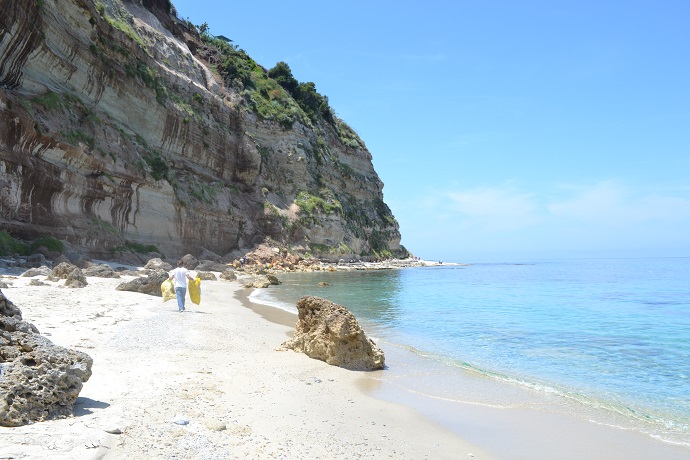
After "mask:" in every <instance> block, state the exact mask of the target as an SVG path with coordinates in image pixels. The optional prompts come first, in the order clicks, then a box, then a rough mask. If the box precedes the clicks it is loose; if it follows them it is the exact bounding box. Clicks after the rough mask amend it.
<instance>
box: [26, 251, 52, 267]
mask: <svg viewBox="0 0 690 460" xmlns="http://www.w3.org/2000/svg"><path fill="white" fill-rule="evenodd" d="M26 262H27V263H28V264H29V266H30V267H34V268H38V267H42V266H47V265H48V261H47V260H46V256H44V255H43V254H41V253H36V254H31V255H30V256H29V257H27V258H26Z"/></svg>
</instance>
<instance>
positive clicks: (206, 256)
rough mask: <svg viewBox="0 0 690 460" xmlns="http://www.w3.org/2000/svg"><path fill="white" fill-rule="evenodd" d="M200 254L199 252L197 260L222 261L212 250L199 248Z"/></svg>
mask: <svg viewBox="0 0 690 460" xmlns="http://www.w3.org/2000/svg"><path fill="white" fill-rule="evenodd" d="M201 249H202V251H201V254H199V260H201V261H203V260H210V261H213V262H222V261H223V258H222V257H221V256H219V255H218V254H216V253H215V252H213V251H209V250H208V249H206V248H201Z"/></svg>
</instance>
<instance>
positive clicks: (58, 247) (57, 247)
mask: <svg viewBox="0 0 690 460" xmlns="http://www.w3.org/2000/svg"><path fill="white" fill-rule="evenodd" d="M40 247H44V248H46V249H48V250H49V251H53V252H62V251H63V250H64V249H65V245H64V244H63V243H62V241H60V240H58V239H56V238H53V237H52V236H44V237H42V238H39V239H37V240H36V241H34V242H33V243H31V245H30V246H29V251H30V252H34V251H35V250H36V249H38V248H40Z"/></svg>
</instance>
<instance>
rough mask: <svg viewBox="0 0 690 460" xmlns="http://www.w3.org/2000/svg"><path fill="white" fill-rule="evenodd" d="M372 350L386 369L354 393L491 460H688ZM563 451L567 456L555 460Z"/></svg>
mask: <svg viewBox="0 0 690 460" xmlns="http://www.w3.org/2000/svg"><path fill="white" fill-rule="evenodd" d="M269 289H271V288H269ZM250 294H251V293H248V296H249V295H250ZM261 300H265V299H261ZM261 300H259V299H251V300H250V304H249V305H248V306H249V307H250V308H252V309H254V308H263V309H273V310H276V311H280V312H283V313H288V314H290V313H289V312H287V311H286V310H284V309H283V308H281V307H278V306H273V305H265V304H261V303H260V302H261ZM293 315H294V313H293ZM377 343H378V344H379V346H381V347H382V348H383V349H384V351H385V352H386V363H387V365H388V366H387V369H386V370H385V371H382V372H383V373H382V374H379V375H380V378H379V380H380V381H379V382H378V384H376V385H370V384H365V385H362V388H363V389H364V390H365V391H370V392H371V393H370V394H372V395H373V396H375V397H377V398H381V399H384V400H388V401H393V402H396V403H401V404H404V405H407V406H409V407H412V408H414V409H415V410H416V411H418V412H419V413H420V414H422V415H423V416H426V417H428V418H430V419H431V420H434V421H436V422H437V423H440V424H441V425H442V426H444V427H446V428H447V429H449V430H451V431H453V432H455V433H456V434H458V435H459V436H461V437H462V438H464V439H467V440H469V441H470V442H472V443H474V444H476V445H479V446H480V447H483V448H484V449H485V450H486V451H487V452H489V453H490V454H492V455H494V456H496V457H497V458H511V459H512V458H530V459H535V458H544V459H548V458H554V457H558V458H563V459H571V458H572V459H579V458H589V459H601V460H605V459H611V458H626V459H647V458H666V459H684V458H687V456H688V455H690V450H689V449H688V446H687V445H683V444H676V443H673V442H671V441H665V440H661V439H656V438H655V437H654V436H653V435H651V434H648V433H645V432H643V431H639V430H638V429H633V428H628V427H627V423H626V422H625V421H624V420H623V419H620V420H618V417H619V416H618V415H615V414H612V413H610V412H609V411H608V410H607V409H602V408H596V407H587V406H585V405H583V404H582V403H581V402H580V401H578V400H576V399H572V400H571V399H570V398H565V396H560V395H558V394H546V393H544V392H543V391H537V390H536V389H534V388H529V387H523V386H521V385H517V384H514V383H510V382H505V381H501V380H496V379H493V378H490V377H489V376H486V375H483V374H480V373H477V372H472V371H471V370H462V371H460V370H459V369H450V368H447V367H444V366H443V365H440V364H439V363H436V365H431V366H429V364H428V363H424V361H425V360H424V359H423V358H421V357H420V356H418V355H416V354H414V353H412V352H409V350H404V349H403V348H404V347H397V348H399V349H396V346H395V344H390V343H388V344H387V343H385V342H381V341H379V340H377ZM396 361H397V362H396ZM410 363H413V364H410ZM421 369H424V370H423V371H420V370H421ZM444 373H445V374H444ZM451 374H453V375H451ZM456 374H463V376H462V377H458V376H457V375H456ZM430 380H439V381H443V383H442V384H441V383H437V382H432V383H429V381H430ZM451 382H452V383H451ZM439 385H450V386H455V387H456V388H458V387H461V388H463V389H465V390H466V391H469V392H470V394H472V395H473V396H474V397H476V395H477V394H479V393H481V394H482V397H481V398H480V399H479V400H473V399H472V397H461V398H460V399H457V398H455V397H452V396H450V399H449V397H446V396H443V394H444V392H443V391H442V392H440V393H435V392H433V391H432V392H430V393H429V392H427V390H428V389H429V388H436V389H439ZM424 388H426V389H427V390H424ZM420 391H421V392H420ZM449 394H450V393H449ZM604 421H606V422H604ZM619 422H620V423H619ZM537 427H538V429H535V428H537ZM487 433H492V434H487ZM555 439H557V440H558V442H555V441H554V440H555ZM506 440H508V441H506ZM563 449H565V450H566V451H567V452H560V450H563Z"/></svg>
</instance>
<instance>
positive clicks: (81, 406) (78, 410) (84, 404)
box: [73, 397, 110, 417]
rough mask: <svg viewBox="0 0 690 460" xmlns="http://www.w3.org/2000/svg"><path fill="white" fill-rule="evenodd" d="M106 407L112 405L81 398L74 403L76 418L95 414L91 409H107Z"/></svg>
mask: <svg viewBox="0 0 690 460" xmlns="http://www.w3.org/2000/svg"><path fill="white" fill-rule="evenodd" d="M106 407H110V404H108V403H106V402H103V401H95V400H93V399H91V398H82V397H79V398H77V400H76V401H75V403H74V409H73V412H74V416H75V417H82V416H84V415H89V414H93V410H91V409H105V408H106Z"/></svg>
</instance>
